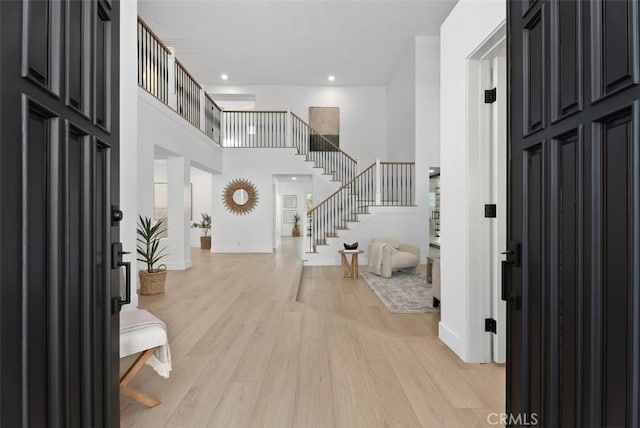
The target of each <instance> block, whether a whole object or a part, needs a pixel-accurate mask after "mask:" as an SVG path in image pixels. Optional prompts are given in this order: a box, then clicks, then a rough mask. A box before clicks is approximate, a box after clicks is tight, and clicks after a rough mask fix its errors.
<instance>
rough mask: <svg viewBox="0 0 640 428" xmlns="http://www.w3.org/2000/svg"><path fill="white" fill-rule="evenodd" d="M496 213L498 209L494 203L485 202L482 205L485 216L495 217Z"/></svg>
mask: <svg viewBox="0 0 640 428" xmlns="http://www.w3.org/2000/svg"><path fill="white" fill-rule="evenodd" d="M497 215H498V209H497V208H496V204H486V205H485V206H484V217H485V218H496V216H497Z"/></svg>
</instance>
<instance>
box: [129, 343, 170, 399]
mask: <svg viewBox="0 0 640 428" xmlns="http://www.w3.org/2000/svg"><path fill="white" fill-rule="evenodd" d="M156 349H157V348H151V349H147V350H146V351H144V352H143V353H142V354H140V356H139V357H138V358H137V359H136V361H135V362H134V363H133V364H132V365H131V367H129V368H128V369H127V371H126V372H125V373H124V374H123V375H122V377H121V378H120V394H122V395H124V396H127V397H129V398H131V399H133V400H136V401H137V402H139V403H142V404H144V405H145V406H147V407H155V406H157V405H158V404H160V401H158V400H156V399H155V398H151V397H148V396H146V395H144V394H143V393H142V392H140V391H137V390H135V389H133V388H131V387H129V386H128V385H129V382H131V379H133V377H134V376H135V375H136V374H138V372H139V371H140V369H141V368H142V367H143V366H144V363H146V362H147V360H148V359H149V357H151V355H153V353H154V352H155V351H156Z"/></svg>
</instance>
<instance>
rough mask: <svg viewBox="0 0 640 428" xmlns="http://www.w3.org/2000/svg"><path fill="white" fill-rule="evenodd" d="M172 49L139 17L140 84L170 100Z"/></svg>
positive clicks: (162, 98)
mask: <svg viewBox="0 0 640 428" xmlns="http://www.w3.org/2000/svg"><path fill="white" fill-rule="evenodd" d="M170 56H171V51H170V50H169V48H168V47H166V46H165V45H164V43H162V42H161V41H160V39H159V38H158V36H156V34H155V33H154V32H153V31H152V30H151V28H149V26H147V24H146V23H145V22H144V21H143V20H142V19H140V18H138V85H140V86H141V87H142V88H144V89H146V90H147V92H149V93H150V94H152V95H153V96H155V97H156V98H157V99H159V100H160V101H162V102H163V103H165V104H167V103H168V102H169V57H170Z"/></svg>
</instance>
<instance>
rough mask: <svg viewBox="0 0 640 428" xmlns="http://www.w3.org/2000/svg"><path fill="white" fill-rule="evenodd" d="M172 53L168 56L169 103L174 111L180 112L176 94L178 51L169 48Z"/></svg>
mask: <svg viewBox="0 0 640 428" xmlns="http://www.w3.org/2000/svg"><path fill="white" fill-rule="evenodd" d="M169 51H170V52H171V53H170V54H169V55H167V79H168V80H169V82H168V89H169V99H168V100H167V103H168V105H169V107H171V108H172V109H173V110H175V111H178V95H177V94H176V50H175V49H174V48H169Z"/></svg>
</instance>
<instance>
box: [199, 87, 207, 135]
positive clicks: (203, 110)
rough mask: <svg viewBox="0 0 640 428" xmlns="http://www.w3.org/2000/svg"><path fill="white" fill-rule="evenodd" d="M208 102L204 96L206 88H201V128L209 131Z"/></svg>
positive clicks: (203, 130)
mask: <svg viewBox="0 0 640 428" xmlns="http://www.w3.org/2000/svg"><path fill="white" fill-rule="evenodd" d="M206 104H207V102H206V100H205V97H204V89H202V88H201V89H200V130H201V131H202V132H204V133H205V134H206V133H207V116H206V112H207V106H206Z"/></svg>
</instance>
